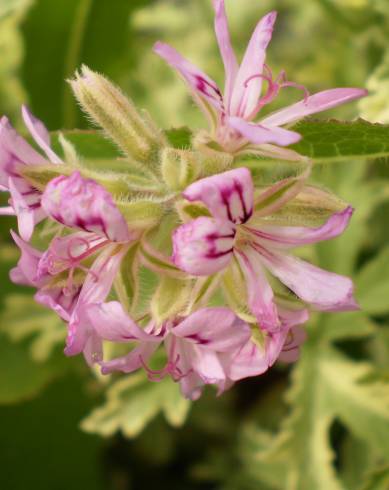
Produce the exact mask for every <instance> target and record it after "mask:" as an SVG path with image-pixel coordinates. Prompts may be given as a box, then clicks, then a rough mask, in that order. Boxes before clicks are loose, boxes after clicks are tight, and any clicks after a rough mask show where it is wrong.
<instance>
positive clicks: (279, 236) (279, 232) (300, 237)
mask: <svg viewBox="0 0 389 490" xmlns="http://www.w3.org/2000/svg"><path fill="white" fill-rule="evenodd" d="M353 212H354V210H353V208H352V207H351V206H349V207H347V208H346V209H344V210H343V211H340V212H339V213H334V214H333V215H332V216H331V217H330V218H329V219H328V220H327V222H326V223H325V224H324V225H322V226H319V227H318V228H307V227H304V226H267V225H263V226H262V225H261V226H260V227H258V228H255V229H254V228H251V227H249V226H248V227H246V229H248V230H250V232H251V233H252V234H253V235H255V236H256V237H257V239H259V240H260V241H261V242H262V241H264V243H265V244H267V245H268V246H269V245H271V246H272V247H276V248H286V249H288V248H293V247H300V246H302V245H308V244H311V243H317V242H320V241H323V240H329V239H330V238H334V237H337V236H338V235H340V234H342V233H343V232H344V230H345V229H346V227H347V225H348V223H349V221H350V219H351V216H352V214H353Z"/></svg>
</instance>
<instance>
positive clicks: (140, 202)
mask: <svg viewBox="0 0 389 490" xmlns="http://www.w3.org/2000/svg"><path fill="white" fill-rule="evenodd" d="M116 205H117V207H118V208H119V210H120V212H121V213H122V214H123V216H124V218H125V220H126V221H127V224H128V227H129V228H130V229H136V230H147V229H150V228H153V227H154V226H155V225H157V224H158V223H159V222H160V221H161V219H162V217H163V215H164V213H165V209H164V206H163V203H161V202H158V201H155V200H153V199H152V198H149V199H141V198H140V199H137V200H132V201H118V202H116Z"/></svg>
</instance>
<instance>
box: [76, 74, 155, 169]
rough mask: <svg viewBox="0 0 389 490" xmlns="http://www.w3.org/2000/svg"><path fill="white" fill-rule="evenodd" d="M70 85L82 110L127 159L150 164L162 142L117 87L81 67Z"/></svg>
mask: <svg viewBox="0 0 389 490" xmlns="http://www.w3.org/2000/svg"><path fill="white" fill-rule="evenodd" d="M70 85H71V87H72V89H73V92H74V94H75V96H76V97H77V100H78V101H79V103H80V105H81V107H82V108H83V109H84V111H85V112H86V113H87V114H88V115H89V116H90V117H91V118H92V119H93V121H94V122H96V123H97V124H98V125H99V126H101V127H102V128H103V129H104V130H105V131H106V133H107V134H108V135H109V136H110V137H111V138H112V139H113V140H114V141H115V143H116V144H117V145H118V146H119V147H120V148H121V149H122V150H123V151H124V152H125V153H126V154H127V155H128V156H130V157H132V158H134V159H135V160H140V161H143V162H145V163H148V164H150V160H151V159H152V155H153V153H154V152H155V149H156V148H158V147H159V146H160V145H162V144H163V142H164V139H163V135H162V133H161V132H160V131H159V130H158V129H157V128H155V127H154V125H153V123H152V122H151V121H150V118H149V117H148V118H147V119H145V118H142V117H141V115H140V114H139V112H138V111H137V110H136V108H135V106H134V105H133V103H132V102H131V101H130V100H129V99H128V98H127V97H125V96H124V95H123V94H122V92H121V91H120V89H119V88H117V87H115V86H114V85H113V84H112V83H111V82H110V81H108V80H107V79H106V78H105V77H103V76H102V75H100V74H98V73H95V72H93V71H92V70H90V69H89V68H88V67H86V66H85V65H84V66H83V67H82V68H81V72H80V73H76V76H75V78H74V79H73V80H70Z"/></svg>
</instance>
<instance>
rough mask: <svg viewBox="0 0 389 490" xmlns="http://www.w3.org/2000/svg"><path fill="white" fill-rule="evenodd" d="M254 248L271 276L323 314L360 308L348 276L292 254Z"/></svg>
mask: <svg viewBox="0 0 389 490" xmlns="http://www.w3.org/2000/svg"><path fill="white" fill-rule="evenodd" d="M253 246H254V247H255V248H256V249H257V250H258V252H259V253H260V254H261V255H262V258H261V261H262V262H263V263H264V264H265V265H266V267H268V269H269V270H270V271H271V273H272V274H274V275H275V276H276V277H278V279H279V280H280V281H281V282H283V283H284V284H285V285H286V286H287V287H288V288H289V289H291V290H292V291H293V292H294V293H295V294H296V295H297V296H298V297H299V298H301V299H302V300H303V301H305V302H306V303H309V304H312V305H313V306H314V307H315V308H317V309H318V310H322V311H350V310H355V309H358V305H357V303H356V301H355V299H354V297H353V283H352V281H351V279H349V278H348V277H344V276H340V275H338V274H334V273H333V272H327V271H324V270H322V269H319V268H318V267H315V266H314V265H312V264H309V263H308V262H305V261H303V260H301V259H299V258H297V257H292V256H291V255H286V254H281V253H278V252H274V251H273V252H270V251H269V250H268V249H265V248H264V247H259V246H258V244H253Z"/></svg>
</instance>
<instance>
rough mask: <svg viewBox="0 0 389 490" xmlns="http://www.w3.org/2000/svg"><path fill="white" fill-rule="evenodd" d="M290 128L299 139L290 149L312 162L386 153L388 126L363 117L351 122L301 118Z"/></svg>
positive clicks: (388, 152) (380, 155) (334, 160)
mask: <svg viewBox="0 0 389 490" xmlns="http://www.w3.org/2000/svg"><path fill="white" fill-rule="evenodd" d="M293 129H294V130H295V131H297V132H298V133H300V134H301V135H302V140H301V141H299V142H298V143H297V144H295V145H292V146H291V147H290V148H291V149H293V150H295V151H297V152H298V153H301V154H302V155H305V156H307V157H309V158H312V159H313V160H314V161H315V163H332V162H337V161H341V160H353V159H356V158H358V159H366V158H379V157H386V156H388V155H389V125H384V124H372V123H369V122H367V121H364V120H363V119H358V120H357V121H353V122H344V121H336V120H328V121H314V120H304V121H301V122H299V123H297V124H296V125H295V126H294V127H293Z"/></svg>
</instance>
